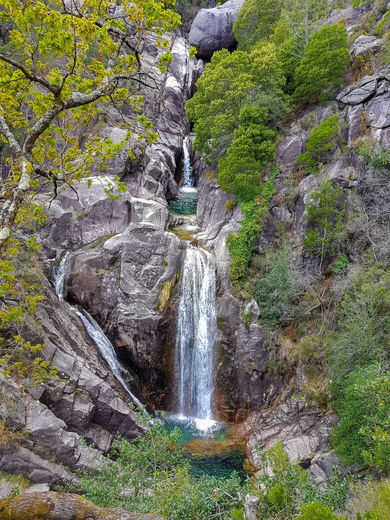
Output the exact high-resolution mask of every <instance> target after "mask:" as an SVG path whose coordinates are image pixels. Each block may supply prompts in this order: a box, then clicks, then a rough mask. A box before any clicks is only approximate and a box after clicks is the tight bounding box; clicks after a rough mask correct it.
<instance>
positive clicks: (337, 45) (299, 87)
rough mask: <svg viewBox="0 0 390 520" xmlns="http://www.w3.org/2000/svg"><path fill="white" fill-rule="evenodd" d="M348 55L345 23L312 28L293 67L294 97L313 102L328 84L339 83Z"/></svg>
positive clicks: (338, 85)
mask: <svg viewBox="0 0 390 520" xmlns="http://www.w3.org/2000/svg"><path fill="white" fill-rule="evenodd" d="M349 59H350V58H349V45H348V38H347V31H346V29H345V27H344V26H342V25H338V24H333V25H326V26H324V27H322V28H321V29H319V30H318V31H316V32H314V33H313V34H312V35H311V36H310V39H309V43H308V44H307V46H306V49H305V55H304V57H303V59H302V60H301V62H300V64H299V66H298V68H297V70H296V74H295V82H296V89H295V92H294V95H293V98H294V100H295V101H296V102H305V103H308V102H309V103H315V102H316V101H317V100H319V99H321V98H322V97H323V93H324V92H325V91H326V90H328V89H329V88H330V87H340V86H341V84H342V81H343V72H344V71H345V70H346V68H347V66H348V64H349Z"/></svg>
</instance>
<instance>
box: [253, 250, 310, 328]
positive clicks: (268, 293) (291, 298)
mask: <svg viewBox="0 0 390 520" xmlns="http://www.w3.org/2000/svg"><path fill="white" fill-rule="evenodd" d="M301 289H302V284H301V283H300V281H299V274H298V272H297V270H296V269H295V266H294V264H293V261H292V257H291V248H290V246H288V245H286V246H284V247H283V248H282V249H280V250H279V251H277V252H276V253H275V255H274V257H273V258H272V259H271V262H270V268H269V270H268V272H267V273H266V274H263V275H260V276H259V278H258V280H257V282H256V287H255V293H254V297H255V300H256V301H257V303H258V305H259V309H260V319H261V321H262V322H263V323H264V324H266V325H268V326H269V327H270V328H272V329H275V328H278V327H280V326H285V325H287V324H288V323H289V322H290V321H291V320H292V319H293V318H294V316H296V314H297V313H298V312H299V304H298V298H297V295H298V293H299V292H300V291H301Z"/></svg>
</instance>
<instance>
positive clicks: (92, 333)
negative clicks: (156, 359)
mask: <svg viewBox="0 0 390 520" xmlns="http://www.w3.org/2000/svg"><path fill="white" fill-rule="evenodd" d="M68 255H69V253H68V252H67V253H65V255H64V256H63V258H62V260H61V262H60V265H59V266H58V270H57V273H56V279H55V290H56V293H57V295H58V298H59V299H60V300H63V299H64V282H65V267H66V262H67V259H68ZM67 305H68V307H69V309H71V310H72V311H73V312H74V313H75V314H77V316H78V317H79V318H80V319H81V321H82V322H83V325H84V327H85V330H86V331H87V333H88V336H89V337H90V338H91V339H92V341H93V342H94V343H95V345H96V346H97V348H98V349H99V352H100V354H101V355H102V356H103V358H104V359H105V361H106V362H107V364H108V366H109V367H110V369H111V371H112V373H113V374H114V376H115V377H116V379H117V380H118V381H119V383H120V384H121V385H122V386H123V388H124V389H125V390H126V392H127V393H128V394H129V396H130V397H131V400H132V401H133V402H134V404H136V405H137V406H138V407H139V408H141V409H143V410H145V407H144V405H143V404H142V403H141V402H140V401H139V399H137V397H136V396H135V395H134V394H133V392H132V391H131V390H130V389H129V387H128V386H127V384H126V382H125V380H124V374H126V370H125V369H124V368H123V367H122V365H121V364H120V363H119V361H118V358H117V356H116V353H115V349H114V346H113V345H112V343H111V341H110V340H109V339H108V338H107V336H106V335H105V334H104V332H103V331H102V329H101V328H100V327H99V325H98V324H97V323H96V321H95V320H94V319H93V318H92V316H91V315H90V314H89V313H88V312H87V311H86V310H84V309H82V311H80V310H79V309H77V308H76V307H72V306H71V305H69V304H67Z"/></svg>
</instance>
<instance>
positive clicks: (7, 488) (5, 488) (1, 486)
mask: <svg viewBox="0 0 390 520" xmlns="http://www.w3.org/2000/svg"><path fill="white" fill-rule="evenodd" d="M12 491H13V488H12V485H11V484H10V483H9V482H0V500H1V499H2V498H7V497H9V496H10V495H11V493H12Z"/></svg>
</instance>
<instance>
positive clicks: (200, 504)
mask: <svg viewBox="0 0 390 520" xmlns="http://www.w3.org/2000/svg"><path fill="white" fill-rule="evenodd" d="M163 477H164V480H163V482H161V485H160V486H158V487H157V488H156V491H155V496H154V497H153V502H154V504H155V509H154V510H157V511H158V512H159V513H160V514H161V515H162V516H163V517H164V518H169V520H198V519H199V520H201V519H203V518H204V519H206V518H214V517H215V518H221V519H225V520H231V519H232V518H238V519H243V518H244V517H243V514H242V511H240V510H238V511H237V508H239V507H243V505H244V496H243V492H244V489H245V488H243V487H242V485H241V482H240V479H239V478H238V476H237V475H234V474H233V475H232V476H231V477H229V478H227V479H223V478H217V477H211V476H207V475H204V476H202V477H201V478H200V479H198V480H195V479H194V478H193V477H191V476H190V474H189V473H188V468H187V467H178V468H177V469H176V470H175V471H172V472H170V473H169V474H168V473H167V474H165V475H163ZM248 491H249V490H248ZM234 511H235V512H234Z"/></svg>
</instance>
